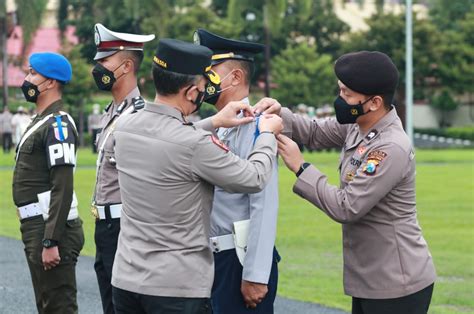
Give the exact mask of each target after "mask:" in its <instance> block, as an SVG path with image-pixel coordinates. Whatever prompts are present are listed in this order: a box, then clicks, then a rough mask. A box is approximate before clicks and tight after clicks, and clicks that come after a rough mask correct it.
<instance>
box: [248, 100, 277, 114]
mask: <svg viewBox="0 0 474 314" xmlns="http://www.w3.org/2000/svg"><path fill="white" fill-rule="evenodd" d="M280 111H281V105H280V103H279V102H278V101H277V100H276V99H274V98H270V97H264V98H262V99H260V100H259V102H257V103H256V104H255V106H253V112H254V113H255V115H258V114H260V113H267V114H269V113H273V114H277V115H280Z"/></svg>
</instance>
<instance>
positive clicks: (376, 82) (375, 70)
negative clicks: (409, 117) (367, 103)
mask: <svg viewBox="0 0 474 314" xmlns="http://www.w3.org/2000/svg"><path fill="white" fill-rule="evenodd" d="M334 72H336V76H337V78H338V79H339V80H340V81H341V82H342V83H344V85H346V86H347V87H349V88H350V89H352V90H354V91H356V92H358V93H361V94H364V95H382V94H393V93H394V92H395V90H396V88H397V85H398V77H399V73H398V70H397V67H396V66H395V64H394V63H393V61H392V59H390V57H389V56H387V55H386V54H384V53H382V52H379V51H358V52H351V53H348V54H345V55H342V56H341V57H340V58H339V59H337V60H336V64H335V66H334Z"/></svg>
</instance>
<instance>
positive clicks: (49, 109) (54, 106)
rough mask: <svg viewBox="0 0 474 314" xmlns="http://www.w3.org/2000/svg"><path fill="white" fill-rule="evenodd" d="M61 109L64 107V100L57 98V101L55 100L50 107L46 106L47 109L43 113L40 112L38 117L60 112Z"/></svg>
mask: <svg viewBox="0 0 474 314" xmlns="http://www.w3.org/2000/svg"><path fill="white" fill-rule="evenodd" d="M61 109H63V101H62V99H59V100H56V101H55V102H53V103H52V104H51V105H49V106H48V107H46V109H45V110H44V111H43V112H42V113H41V114H38V115H37V116H36V117H38V118H42V117H45V116H47V115H48V114H50V113H53V112H58V111H59V110H61ZM36 117H35V118H36Z"/></svg>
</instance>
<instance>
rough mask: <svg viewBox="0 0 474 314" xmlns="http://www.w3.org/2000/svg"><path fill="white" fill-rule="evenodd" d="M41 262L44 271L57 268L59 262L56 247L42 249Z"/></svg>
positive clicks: (59, 258)
mask: <svg viewBox="0 0 474 314" xmlns="http://www.w3.org/2000/svg"><path fill="white" fill-rule="evenodd" d="M41 260H42V262H43V267H44V270H50V269H51V268H53V267H56V266H58V264H59V262H60V261H61V257H59V249H58V247H57V246H53V247H50V248H43V252H42V254H41Z"/></svg>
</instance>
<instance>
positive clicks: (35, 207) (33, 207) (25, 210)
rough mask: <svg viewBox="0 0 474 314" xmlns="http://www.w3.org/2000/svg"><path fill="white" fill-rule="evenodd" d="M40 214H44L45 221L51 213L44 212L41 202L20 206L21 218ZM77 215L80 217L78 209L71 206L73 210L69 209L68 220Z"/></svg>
mask: <svg viewBox="0 0 474 314" xmlns="http://www.w3.org/2000/svg"><path fill="white" fill-rule="evenodd" d="M39 215H41V216H43V219H44V221H46V220H48V217H49V215H48V214H46V213H44V212H43V210H42V209H41V204H40V203H39V202H38V203H31V204H28V205H25V206H21V207H18V217H20V220H23V219H25V218H30V217H35V216H39ZM77 217H79V215H78V214H77V210H75V208H71V210H70V211H69V215H68V216H67V220H73V219H76V218H77Z"/></svg>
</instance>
